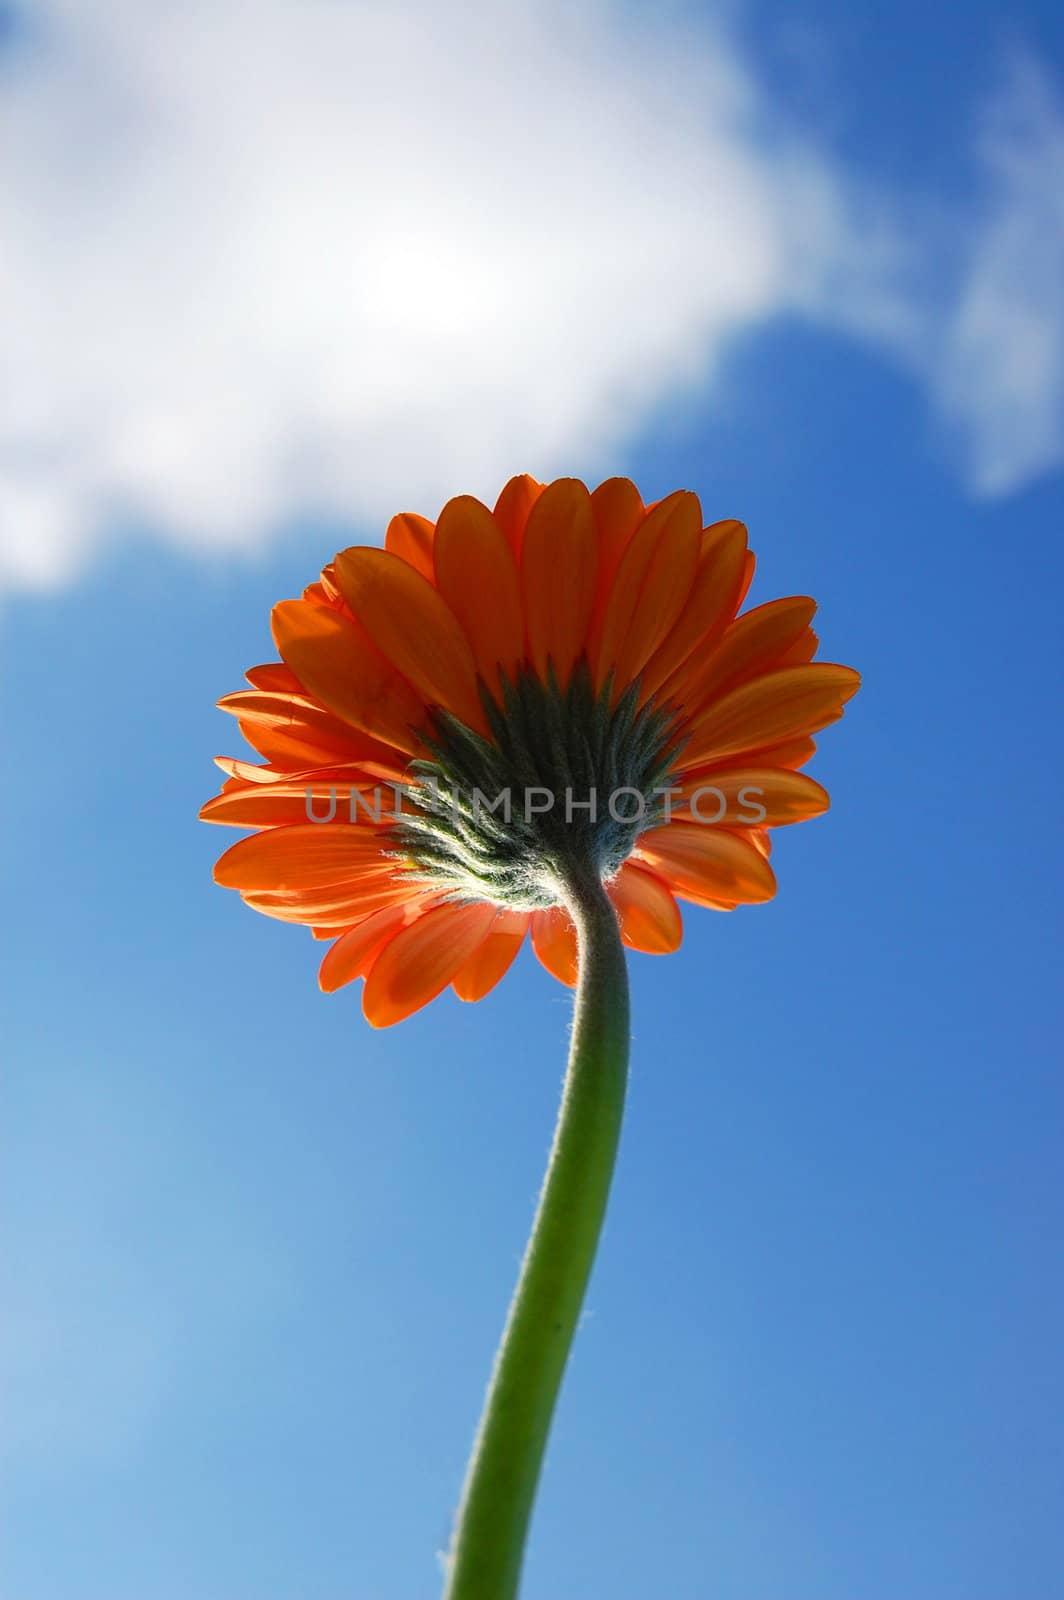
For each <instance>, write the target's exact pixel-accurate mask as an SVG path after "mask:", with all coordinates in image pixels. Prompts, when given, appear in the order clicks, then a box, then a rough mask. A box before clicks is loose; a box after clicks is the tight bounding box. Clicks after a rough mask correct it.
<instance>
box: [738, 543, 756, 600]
mask: <svg viewBox="0 0 1064 1600" xmlns="http://www.w3.org/2000/svg"><path fill="white" fill-rule="evenodd" d="M756 571H757V557H756V556H755V554H754V552H753V551H752V550H748V551H747V552H746V559H745V560H744V562H743V581H742V583H741V584H740V585H739V599H738V601H737V602H736V606H735V609H736V611H738V609H739V607H740V606H741V605H742V603H743V601H744V600H745V599H746V597H747V595H748V594H749V593H750V585H751V584H752V583H753V581H754V573H755V572H756Z"/></svg>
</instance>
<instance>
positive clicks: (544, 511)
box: [521, 478, 598, 688]
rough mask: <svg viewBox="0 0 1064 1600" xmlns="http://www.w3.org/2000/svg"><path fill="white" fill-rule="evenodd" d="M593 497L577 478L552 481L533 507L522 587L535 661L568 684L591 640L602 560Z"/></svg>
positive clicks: (543, 674) (543, 671)
mask: <svg viewBox="0 0 1064 1600" xmlns="http://www.w3.org/2000/svg"><path fill="white" fill-rule="evenodd" d="M596 545H597V538H596V534H595V521H594V518H593V516H592V514H591V496H590V495H589V494H588V492H587V489H586V488H585V487H584V485H583V484H582V483H580V482H578V480H577V479H576V478H558V479H557V480H556V481H555V482H554V483H551V484H548V486H547V488H546V489H544V491H543V493H542V494H541V495H540V497H539V499H538V500H537V501H536V503H535V505H534V506H533V507H532V511H531V514H530V516H529V519H528V526H527V528H526V529H525V540H524V547H523V550H522V553H521V587H522V591H523V594H524V610H525V626H526V628H527V631H528V648H529V654H530V656H531V659H532V664H533V666H534V667H535V669H536V672H537V673H538V674H539V676H540V678H542V679H543V681H544V682H546V681H547V663H548V661H550V662H552V663H553V665H554V672H555V676H556V677H557V680H558V683H559V686H560V687H561V688H564V687H565V686H566V684H567V683H568V681H569V678H570V676H571V674H572V670H573V666H574V664H575V662H576V661H577V659H578V657H579V656H580V655H581V653H582V652H583V649H584V645H585V643H586V640H587V630H588V625H589V623H590V621H591V609H592V606H593V604H594V600H595V570H596V563H597V560H598V555H597V549H596Z"/></svg>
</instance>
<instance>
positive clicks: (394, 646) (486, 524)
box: [201, 476, 860, 1027]
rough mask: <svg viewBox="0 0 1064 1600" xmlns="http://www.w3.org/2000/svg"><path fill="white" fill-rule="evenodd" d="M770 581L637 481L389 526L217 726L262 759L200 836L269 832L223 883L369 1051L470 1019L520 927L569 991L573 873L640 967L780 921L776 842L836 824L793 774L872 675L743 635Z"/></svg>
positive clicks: (335, 572) (228, 785) (232, 854)
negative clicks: (357, 1019) (705, 939)
mask: <svg viewBox="0 0 1064 1600" xmlns="http://www.w3.org/2000/svg"><path fill="white" fill-rule="evenodd" d="M753 569H754V558H753V555H752V554H751V553H750V551H749V550H748V549H747V539H746V529H745V528H744V526H743V525H742V523H740V522H736V521H724V522H716V523H713V524H712V525H710V526H709V527H704V526H703V522H702V512H701V508H700V505H699V502H698V499H697V497H696V496H695V495H694V494H691V493H688V492H686V491H683V490H680V491H677V492H676V493H675V494H671V495H669V496H667V497H666V498H665V499H664V500H660V501H658V502H657V503H656V504H654V505H652V506H644V504H643V502H642V500H641V498H640V496H639V493H638V491H637V490H636V488H635V486H634V485H633V484H632V483H631V482H629V481H628V480H627V479H626V478H611V479H609V480H608V481H607V482H605V483H603V484H600V485H599V487H598V488H597V489H595V490H594V492H593V493H589V492H588V490H587V488H586V487H585V486H584V484H582V483H580V482H578V481H576V480H575V479H571V478H562V479H558V480H557V481H556V482H554V483H551V484H548V485H546V486H544V485H542V484H540V483H537V482H536V481H535V480H534V479H532V478H529V477H527V476H522V477H517V478H513V479H511V481H510V482H509V483H508V484H507V485H506V487H505V488H504V489H503V491H502V494H501V495H500V497H499V500H498V503H497V504H496V506H495V509H494V511H489V510H488V509H487V507H486V506H484V505H483V504H481V502H480V501H478V500H475V499H473V498H472V497H471V496H468V495H460V496H458V497H457V498H456V499H453V500H450V501H448V503H447V504H446V505H445V506H444V508H443V511H442V512H441V514H440V517H439V521H438V522H437V523H436V524H435V526H434V525H433V524H432V523H431V522H429V521H427V520H426V519H425V518H424V517H420V516H416V515H413V514H411V513H404V514H402V515H400V516H396V517H394V518H393V519H392V521H391V522H390V523H389V525H388V529H387V533H386V536H385V541H384V548H383V549H380V548H378V547H375V546H368V547H367V546H356V547H353V548H351V549H348V550H344V551H342V552H341V553H340V554H339V555H338V556H337V557H336V559H335V561H333V562H332V563H331V564H330V565H329V566H327V567H326V568H325V570H324V571H323V573H322V575H321V579H320V581H319V582H317V583H313V584H311V585H310V587H309V588H308V589H306V590H305V591H304V593H303V597H302V599H300V600H285V601H282V602H281V603H280V604H279V605H277V606H275V607H274V611H273V635H274V640H275V642H276V645H277V649H278V652H279V654H280V657H281V660H280V661H279V662H274V663H271V664H269V665H266V666H259V667H253V668H252V669H251V670H250V671H249V672H248V673H247V679H248V682H249V684H250V685H251V687H250V688H249V689H246V690H242V691H240V692H239V693H236V694H231V695H227V696H226V697H225V698H224V699H223V700H221V701H220V702H219V704H220V705H221V706H222V707H223V708H224V709H225V710H227V711H230V712H232V713H233V714H234V715H235V716H236V718H237V720H238V724H239V726H240V729H241V732H242V733H243V735H244V737H245V738H246V739H247V741H248V743H249V744H250V745H251V746H252V747H253V748H254V749H255V750H256V751H257V752H258V754H259V756H260V757H262V758H263V759H262V764H257V763H249V762H247V761H240V760H230V759H227V758H219V759H218V765H219V766H220V767H221V768H222V770H223V772H225V773H226V774H227V778H226V782H225V783H224V785H223V787H222V791H221V793H220V794H219V795H217V796H216V797H215V798H214V799H213V800H210V801H209V802H208V803H207V805H205V806H204V808H203V810H202V812H201V816H202V817H203V818H204V819H205V820H207V821H211V822H221V823H229V824H232V825H234V826H236V827H241V828H253V829H255V830H256V831H255V832H254V833H252V834H250V835H249V836H248V837H246V838H243V839H241V840H240V841H239V842H238V843H236V844H235V845H233V846H232V848H231V849H229V850H227V851H226V852H225V854H224V855H223V856H222V857H221V859H220V860H219V861H218V863H217V865H216V867H215V879H216V881H217V882H218V883H220V884H223V885H225V886H227V887H230V888H234V889H236V890H238V891H239V893H240V895H241V897H242V898H243V899H244V900H245V901H246V903H247V904H248V905H250V906H252V907H254V909H255V910H257V911H261V912H263V913H264V914H265V915H267V916H271V917H276V918H279V919H280V920H281V921H285V922H297V923H304V924H306V925H307V926H309V927H310V928H311V929H312V931H313V933H314V936H315V937H316V938H319V939H328V940H331V941H333V942H332V943H331V945H330V948H329V950H328V951H327V952H326V954H325V957H324V960H323V961H322V963H321V971H320V983H321V987H322V988H323V989H324V990H327V991H332V990H336V989H339V988H340V987H342V986H343V985H344V984H347V983H349V982H351V981H352V979H354V978H364V979H365V987H364V990H363V1009H364V1011H365V1014H366V1017H367V1018H368V1020H369V1021H370V1022H371V1023H372V1024H374V1025H375V1026H378V1027H385V1026H387V1025H389V1024H391V1023H393V1022H397V1021H399V1020H401V1019H402V1018H403V1017H406V1016H408V1015H410V1013H411V1012H413V1011H416V1010H418V1009H419V1008H420V1007H421V1006H424V1005H426V1004H427V1003H428V1002H429V1001H430V1000H432V999H434V998H435V997H436V996H437V995H438V994H440V993H441V992H442V991H443V990H444V989H445V988H446V987H447V986H448V985H450V986H451V987H452V988H453V989H454V991H455V993H456V994H457V995H458V996H459V997H460V998H461V999H463V1000H479V999H480V998H482V997H483V996H484V995H486V994H487V993H488V992H489V990H491V989H492V988H494V986H495V985H496V984H497V983H498V982H499V980H500V979H501V978H502V976H503V975H504V973H505V972H506V971H507V969H508V968H509V966H510V965H511V963H512V962H513V960H514V958H515V957H516V955H517V953H518V950H519V949H520V946H521V944H522V941H523V940H524V937H525V934H526V932H528V931H529V930H531V939H532V946H533V949H534V950H535V953H536V955H537V956H538V957H539V959H540V961H541V962H542V963H543V965H544V966H545V967H546V968H547V969H548V971H550V972H551V973H553V974H554V976H555V977H557V978H559V979H561V981H562V982H563V983H568V984H572V983H574V982H575V979H576V967H577V951H576V936H575V930H574V926H573V922H572V920H571V918H570V916H569V912H568V910H567V909H566V903H567V898H568V896H567V881H568V877H569V875H570V874H571V873H572V872H575V871H591V872H594V873H597V874H598V876H599V877H600V878H601V879H602V880H603V881H604V882H605V883H606V886H607V890H608V893H609V895H610V897H611V899H612V901H613V904H614V906H615V908H616V911H617V915H618V919H619V923H620V928H621V934H622V937H623V939H624V942H625V943H626V944H627V945H628V946H630V947H631V948H633V949H636V950H642V951H647V952H649V953H651V954H665V953H667V952H669V951H672V950H675V949H676V948H677V947H678V945H679V943H680V939H681V935H682V924H681V915H680V909H679V906H678V904H677V901H678V900H684V901H688V902H691V903H693V904H695V905H700V906H708V907H710V908H712V909H714V910H720V911H724V910H732V909H734V908H735V907H736V906H738V905H743V904H753V903H757V902H760V901H764V900H768V899H770V898H771V896H772V895H773V894H774V892H775V878H774V876H773V873H772V869H771V867H770V866H769V861H768V856H769V838H770V831H771V829H772V828H774V827H779V826H782V825H784V824H787V823H792V822H799V821H802V820H803V819H805V818H808V817H813V816H816V815H818V814H819V813H820V812H823V811H825V810H826V809H827V806H828V796H827V794H826V793H825V791H824V790H823V789H822V788H821V787H820V785H819V784H817V783H815V782H814V781H813V780H812V779H811V778H809V777H807V776H805V775H804V774H803V773H801V772H800V771H799V770H798V769H799V768H801V767H802V766H803V765H804V764H805V763H806V762H807V761H808V760H809V758H810V756H811V755H812V754H813V752H814V750H815V745H814V742H813V738H812V735H813V734H814V733H816V732H818V731H819V730H820V729H822V728H824V727H826V726H827V725H828V724H829V723H832V722H835V721H837V720H838V718H839V717H840V716H841V715H842V708H843V705H844V704H845V702H846V701H847V700H848V699H849V698H850V696H851V695H852V694H854V693H855V691H856V689H857V688H858V685H859V682H860V680H859V678H858V675H857V673H855V672H854V671H853V670H852V669H851V668H849V667H843V666H835V665H831V664H826V663H822V662H815V661H814V660H813V656H814V654H815V652H816V647H817V637H816V634H815V633H814V632H813V630H812V628H811V627H810V623H811V620H812V617H813V614H814V611H815V609H816V606H815V603H814V601H812V600H810V599H808V598H806V597H805V596H792V597H791V598H788V599H783V600H773V601H770V602H769V603H768V604H766V605H761V606H757V607H755V608H754V609H753V610H750V611H747V612H745V613H743V614H742V615H739V614H738V613H739V607H740V606H741V604H742V602H743V600H744V598H745V596H746V593H747V590H748V588H749V585H750V580H751V578H752V576H753ZM382 796H383V800H382Z"/></svg>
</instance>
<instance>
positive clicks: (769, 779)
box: [672, 766, 831, 828]
mask: <svg viewBox="0 0 1064 1600" xmlns="http://www.w3.org/2000/svg"><path fill="white" fill-rule="evenodd" d="M679 786H680V787H681V788H682V789H683V794H682V795H678V796H676V797H675V798H674V799H673V801H672V814H673V816H678V817H682V816H685V815H692V816H693V817H694V819H695V821H696V822H701V823H705V824H708V825H710V826H712V825H719V826H721V827H726V828H779V827H782V826H784V825H785V824H786V823H789V822H804V821H805V820H806V818H808V817H819V816H820V815H822V813H823V812H825V811H826V810H827V809H828V807H829V805H830V804H831V800H830V798H829V796H828V792H827V790H826V789H822V788H821V787H820V784H819V783H814V782H813V780H812V778H807V777H805V776H804V774H802V773H800V772H792V771H789V770H787V769H786V768H781V767H760V766H757V767H732V768H725V769H723V770H722V769H720V768H717V769H715V770H710V771H709V772H693V773H688V774H686V775H685V776H684V778H683V780H682V782H681V784H680V785H679Z"/></svg>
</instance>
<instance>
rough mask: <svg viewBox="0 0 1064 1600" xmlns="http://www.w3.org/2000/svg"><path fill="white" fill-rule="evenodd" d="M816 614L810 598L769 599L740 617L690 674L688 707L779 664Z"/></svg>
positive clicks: (803, 596)
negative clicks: (766, 602)
mask: <svg viewBox="0 0 1064 1600" xmlns="http://www.w3.org/2000/svg"><path fill="white" fill-rule="evenodd" d="M815 615H816V601H815V600H811V599H810V598H809V596H808V595H801V594H799V595H791V596H789V597H788V598H787V599H785V600H770V601H769V602H768V604H767V605H763V606H755V608H754V610H753V611H747V612H746V613H745V614H744V615H743V616H741V617H737V618H736V619H735V621H734V622H733V623H732V625H731V627H730V628H729V629H728V630H727V632H726V633H725V635H724V637H723V639H722V640H721V641H720V643H719V644H718V645H717V647H716V649H715V650H714V651H713V652H712V654H711V655H710V656H708V657H707V658H706V659H705V660H704V661H703V662H702V663H701V664H700V665H699V666H698V667H697V668H696V669H695V671H694V672H693V673H692V674H691V677H690V679H689V687H688V691H687V698H686V702H685V703H686V704H687V705H688V706H691V705H693V704H694V703H695V701H696V700H698V699H703V700H705V699H708V698H709V697H710V696H711V695H716V694H719V693H720V692H721V691H722V690H724V689H728V688H731V687H732V686H733V685H734V684H735V683H736V682H739V681H741V680H742V679H745V678H753V677H756V676H757V675H758V674H759V673H762V672H767V671H768V670H769V668H770V667H775V666H777V665H778V664H779V662H780V658H781V656H784V655H785V654H786V653H787V651H788V650H789V649H791V647H792V646H793V645H795V644H796V643H797V642H798V640H799V639H801V637H802V635H803V634H804V633H806V632H808V630H809V624H810V622H811V621H812V620H813V617H814V616H815Z"/></svg>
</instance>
